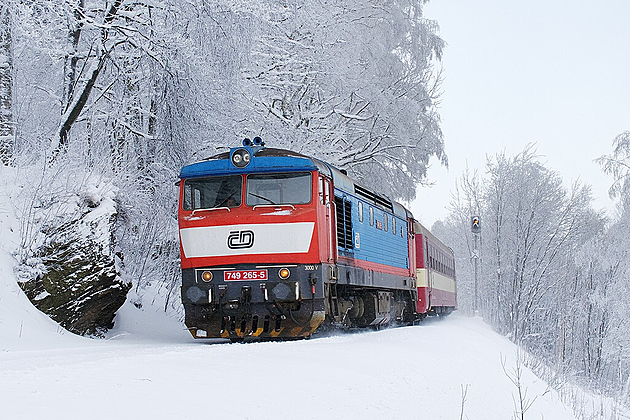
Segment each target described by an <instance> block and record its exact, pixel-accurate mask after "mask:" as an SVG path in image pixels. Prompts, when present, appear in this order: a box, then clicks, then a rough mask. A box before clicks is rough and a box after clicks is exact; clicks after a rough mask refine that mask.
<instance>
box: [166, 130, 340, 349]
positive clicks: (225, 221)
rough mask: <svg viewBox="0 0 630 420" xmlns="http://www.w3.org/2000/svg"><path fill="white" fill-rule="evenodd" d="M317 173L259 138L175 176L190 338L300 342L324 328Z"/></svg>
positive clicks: (322, 222)
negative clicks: (320, 327)
mask: <svg viewBox="0 0 630 420" xmlns="http://www.w3.org/2000/svg"><path fill="white" fill-rule="evenodd" d="M322 169H323V170H324V172H325V168H323V167H320V166H318V164H317V162H314V161H313V160H311V159H309V158H306V157H304V156H302V155H297V154H287V153H285V151H281V150H279V149H267V148H264V147H262V144H261V142H260V141H259V140H258V139H257V144H256V145H253V144H251V143H250V142H248V141H246V142H245V145H244V146H243V147H238V148H234V149H231V150H230V151H229V152H226V153H222V154H219V155H216V156H214V157H212V158H209V159H208V160H205V161H202V162H198V163H194V164H192V165H188V166H185V167H184V168H182V170H181V173H180V178H181V182H180V205H179V212H178V219H179V233H180V244H181V264H182V289H181V296H182V302H183V304H184V309H185V323H186V326H187V327H188V329H189V330H190V332H191V334H192V335H193V336H194V337H195V338H229V339H232V340H242V339H256V338H259V339H271V338H299V337H307V336H310V334H312V332H313V331H314V330H315V329H317V328H318V327H319V326H320V325H321V324H322V322H323V321H324V318H325V307H324V288H323V282H322V281H321V279H322V278H323V275H324V272H325V271H326V270H328V269H329V261H330V258H331V257H330V253H331V248H332V247H331V245H330V244H328V243H327V241H330V240H331V238H330V235H327V234H326V232H325V231H322V229H325V227H326V226H327V223H328V224H329V223H330V222H329V221H328V222H327V217H328V218H330V206H329V205H328V206H327V203H326V200H325V198H324V195H325V192H324V187H325V186H326V184H325V183H324V181H323V178H324V176H323V175H322V173H321V172H322Z"/></svg>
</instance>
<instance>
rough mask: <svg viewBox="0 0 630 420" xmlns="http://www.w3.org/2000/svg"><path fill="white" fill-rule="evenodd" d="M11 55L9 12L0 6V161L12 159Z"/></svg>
mask: <svg viewBox="0 0 630 420" xmlns="http://www.w3.org/2000/svg"><path fill="white" fill-rule="evenodd" d="M12 87H13V55H12V48H11V12H10V9H9V5H8V4H7V3H4V4H3V5H2V6H0V163H2V164H3V165H7V166H8V165H10V164H11V162H12V161H13V145H14V141H15V138H14V122H13V112H12V103H13V101H12V99H11V98H12V94H13V93H12V91H13V89H12Z"/></svg>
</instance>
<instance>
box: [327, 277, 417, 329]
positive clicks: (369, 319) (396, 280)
mask: <svg viewBox="0 0 630 420" xmlns="http://www.w3.org/2000/svg"><path fill="white" fill-rule="evenodd" d="M391 285H394V286H395V287H392V286H391ZM324 292H325V298H326V303H327V319H328V320H329V322H330V323H332V324H334V325H337V326H341V327H344V328H354V327H356V328H365V327H372V328H382V327H385V326H388V325H391V324H409V323H413V322H414V321H415V320H416V311H415V300H416V291H415V280H414V279H413V278H408V277H401V276H394V275H388V274H385V273H380V272H374V271H370V270H364V269H361V268H357V267H351V266H338V267H336V268H335V272H334V273H333V275H331V276H330V277H329V279H328V281H327V282H326V284H325V288H324Z"/></svg>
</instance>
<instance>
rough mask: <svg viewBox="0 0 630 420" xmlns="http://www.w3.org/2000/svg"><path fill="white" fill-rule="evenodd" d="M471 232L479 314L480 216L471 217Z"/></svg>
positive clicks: (475, 302)
mask: <svg viewBox="0 0 630 420" xmlns="http://www.w3.org/2000/svg"><path fill="white" fill-rule="evenodd" d="M470 231H471V232H472V234H473V254H472V259H473V260H474V264H475V301H474V303H473V311H474V312H475V314H477V311H478V310H479V300H478V296H477V273H478V266H479V236H480V235H481V222H480V220H479V216H473V217H471V222H470Z"/></svg>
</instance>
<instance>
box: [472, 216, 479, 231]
mask: <svg viewBox="0 0 630 420" xmlns="http://www.w3.org/2000/svg"><path fill="white" fill-rule="evenodd" d="M470 231H471V232H472V233H480V232H481V222H480V221H479V216H473V217H472V218H471V223H470Z"/></svg>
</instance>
